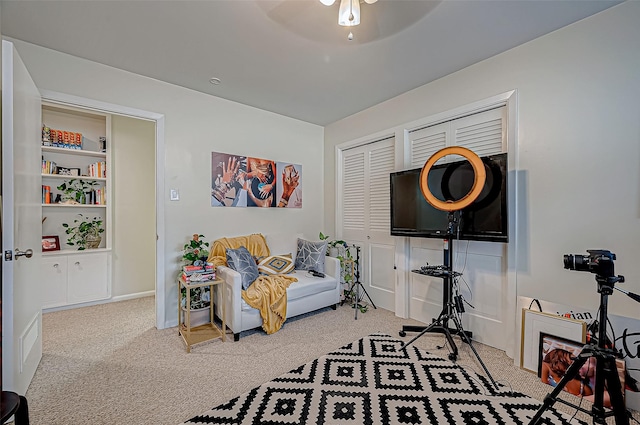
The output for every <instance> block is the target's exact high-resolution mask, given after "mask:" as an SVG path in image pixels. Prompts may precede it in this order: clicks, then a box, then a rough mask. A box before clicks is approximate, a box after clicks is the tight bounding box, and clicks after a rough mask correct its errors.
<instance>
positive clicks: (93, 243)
mask: <svg viewBox="0 0 640 425" xmlns="http://www.w3.org/2000/svg"><path fill="white" fill-rule="evenodd" d="M78 216H79V218H76V219H74V220H73V223H72V224H68V223H62V227H64V228H65V229H67V230H65V232H66V234H67V235H69V239H67V245H70V246H77V247H78V251H83V250H85V249H87V248H98V247H99V246H100V242H101V241H102V236H100V234H101V233H103V232H104V229H103V228H102V219H101V218H100V217H93V218H89V217H86V216H84V215H82V214H78Z"/></svg>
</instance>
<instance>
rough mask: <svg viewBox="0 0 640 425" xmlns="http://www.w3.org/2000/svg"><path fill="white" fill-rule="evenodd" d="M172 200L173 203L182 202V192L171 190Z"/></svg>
mask: <svg viewBox="0 0 640 425" xmlns="http://www.w3.org/2000/svg"><path fill="white" fill-rule="evenodd" d="M171 200H172V201H179V200H180V192H178V189H171Z"/></svg>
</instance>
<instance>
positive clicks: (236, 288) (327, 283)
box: [214, 234, 340, 341]
mask: <svg viewBox="0 0 640 425" xmlns="http://www.w3.org/2000/svg"><path fill="white" fill-rule="evenodd" d="M298 238H302V239H309V238H304V237H303V236H302V235H298V234H292V235H265V239H266V242H267V246H268V247H269V251H270V253H271V255H281V254H288V253H291V256H292V258H293V260H294V262H295V256H296V251H297V242H298ZM324 273H325V277H323V278H320V277H315V276H312V275H311V274H310V273H308V272H307V271H304V270H296V271H294V272H293V273H292V274H289V275H288V276H294V277H295V278H297V279H298V281H297V282H294V283H292V284H291V285H290V286H289V288H287V319H289V318H291V317H294V316H298V315H300V314H304V313H308V312H310V311H314V310H318V309H320V308H324V307H329V306H330V307H332V308H333V309H334V310H335V309H336V306H337V305H338V303H339V302H340V284H339V282H340V261H339V260H338V259H337V258H333V257H325V270H324ZM217 274H218V277H220V278H221V279H223V280H224V285H225V292H226V293H225V295H226V300H222V299H221V297H222V291H220V290H216V291H215V301H214V306H215V310H216V315H217V316H218V317H222V303H223V302H224V304H225V308H226V314H225V318H226V325H227V326H228V327H229V328H230V329H231V330H232V331H233V336H234V340H235V341H238V340H239V339H240V332H243V331H246V330H250V329H254V328H259V327H260V326H262V317H260V312H259V311H258V310H257V309H255V308H252V307H250V306H249V305H248V304H247V303H246V302H245V301H244V300H243V299H242V282H241V277H240V273H238V272H236V271H235V270H232V269H230V268H229V267H226V266H218V269H217ZM285 326H286V322H285Z"/></svg>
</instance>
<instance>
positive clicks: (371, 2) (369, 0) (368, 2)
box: [320, 0, 378, 4]
mask: <svg viewBox="0 0 640 425" xmlns="http://www.w3.org/2000/svg"><path fill="white" fill-rule="evenodd" d="M320 1H322V0H320ZM377 1H378V0H364V2H365V3H367V4H373V3H375V2H377Z"/></svg>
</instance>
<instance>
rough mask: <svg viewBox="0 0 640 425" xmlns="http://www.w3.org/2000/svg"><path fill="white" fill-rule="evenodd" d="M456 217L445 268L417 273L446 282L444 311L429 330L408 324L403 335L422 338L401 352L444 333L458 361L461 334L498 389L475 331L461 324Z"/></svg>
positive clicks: (449, 234) (450, 229)
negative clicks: (427, 336) (455, 258)
mask: <svg viewBox="0 0 640 425" xmlns="http://www.w3.org/2000/svg"><path fill="white" fill-rule="evenodd" d="M455 223H456V220H455V216H454V213H453V212H449V225H448V227H447V236H446V238H445V240H444V259H443V260H444V267H443V268H442V269H439V270H438V272H437V273H429V272H426V273H423V272H421V271H418V270H414V272H416V273H419V274H427V275H431V276H435V277H440V278H442V279H443V280H444V283H443V286H444V287H443V291H442V311H441V312H440V314H439V315H438V318H437V319H434V320H433V322H432V323H431V324H430V325H429V326H427V327H421V326H411V325H405V326H403V327H402V330H401V331H400V332H399V335H400V336H406V334H407V332H419V334H418V335H416V336H414V337H413V338H412V339H411V340H410V341H409V342H407V343H405V344H402V346H401V347H400V349H402V350H404V349H406V348H407V347H408V346H409V345H411V344H412V343H413V342H414V341H415V340H417V339H418V338H420V337H421V336H422V335H424V334H425V333H427V332H437V333H442V334H444V336H445V338H446V340H447V342H448V343H449V347H450V349H451V353H449V360H451V361H453V362H455V361H456V359H457V358H458V346H457V345H456V343H455V342H454V340H453V336H452V335H453V334H455V335H460V338H461V339H462V341H463V342H465V343H467V344H468V345H469V347H470V348H471V351H473V354H474V355H475V356H476V358H477V359H478V362H479V363H480V366H482V369H483V370H484V372H485V374H486V375H487V377H488V378H489V380H490V381H491V383H492V384H493V386H494V387H496V389H497V388H498V384H496V381H494V379H493V377H492V376H491V374H490V373H489V370H488V369H487V367H486V366H485V364H484V362H483V361H482V359H481V358H480V355H479V354H478V352H477V351H476V349H475V347H474V346H473V343H472V342H471V337H472V336H473V334H472V333H471V332H468V331H465V330H464V328H463V327H462V322H461V321H460V314H461V313H463V312H464V306H463V305H462V300H461V299H460V298H459V297H454V296H453V284H454V282H456V278H457V277H459V276H461V275H462V274H461V273H458V272H454V271H453V239H452V237H453V229H454V227H455ZM449 320H451V321H452V322H453V324H454V326H455V329H452V328H450V327H449Z"/></svg>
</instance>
